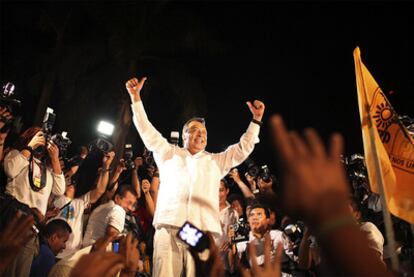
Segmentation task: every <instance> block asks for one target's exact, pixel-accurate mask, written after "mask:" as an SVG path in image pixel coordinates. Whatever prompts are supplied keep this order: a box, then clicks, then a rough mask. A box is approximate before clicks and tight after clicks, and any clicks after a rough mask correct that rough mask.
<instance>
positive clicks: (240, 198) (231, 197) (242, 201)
mask: <svg viewBox="0 0 414 277" xmlns="http://www.w3.org/2000/svg"><path fill="white" fill-rule="evenodd" d="M227 201H229V203H230V204H231V203H232V202H233V201H239V203H240V205H241V206H242V208H243V210H244V209H246V200H245V199H244V197H243V196H242V195H240V194H238V193H232V194H230V195H229V197H227Z"/></svg>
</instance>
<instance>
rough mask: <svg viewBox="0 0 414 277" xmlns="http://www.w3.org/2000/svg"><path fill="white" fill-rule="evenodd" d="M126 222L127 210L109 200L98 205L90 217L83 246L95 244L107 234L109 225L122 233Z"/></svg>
mask: <svg viewBox="0 0 414 277" xmlns="http://www.w3.org/2000/svg"><path fill="white" fill-rule="evenodd" d="M124 224H125V210H124V209H123V208H122V207H121V206H119V205H117V204H115V202H114V201H112V200H111V201H109V202H108V203H105V204H103V205H100V206H99V207H97V208H96V209H95V210H94V211H93V212H92V214H91V216H90V217H89V222H88V226H87V227H86V232H85V236H84V238H83V243H82V245H83V247H85V246H88V245H91V244H94V243H95V241H96V240H97V239H99V238H101V237H103V236H105V235H106V229H107V228H108V226H112V227H114V228H115V229H117V230H118V231H119V233H122V231H123V230H124Z"/></svg>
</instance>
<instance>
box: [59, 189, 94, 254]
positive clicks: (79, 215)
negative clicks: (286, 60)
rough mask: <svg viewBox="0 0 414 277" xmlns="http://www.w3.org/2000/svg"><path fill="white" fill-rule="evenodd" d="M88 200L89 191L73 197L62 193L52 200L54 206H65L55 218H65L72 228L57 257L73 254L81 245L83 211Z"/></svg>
mask: <svg viewBox="0 0 414 277" xmlns="http://www.w3.org/2000/svg"><path fill="white" fill-rule="evenodd" d="M69 202H70V204H69V205H67V206H65V205H66V204H68V203H69ZM89 202H90V192H87V193H86V194H84V195H82V196H81V197H79V198H75V199H70V198H69V197H66V196H65V195H63V196H60V197H59V198H58V199H56V200H55V201H54V206H55V207H56V208H59V209H61V208H62V207H64V206H65V207H64V208H63V209H62V210H61V211H60V212H59V214H58V215H57V216H56V217H55V218H60V219H63V220H65V221H66V222H67V223H68V224H69V226H70V228H72V233H71V234H70V236H69V239H68V241H67V242H66V248H65V249H64V250H63V251H62V252H60V253H59V254H58V256H57V257H58V258H59V259H62V258H64V257H67V256H69V255H71V254H73V253H74V252H76V251H77V250H79V249H80V248H81V247H82V237H83V213H84V211H85V209H86V208H87V207H88V205H89Z"/></svg>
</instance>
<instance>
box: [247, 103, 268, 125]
mask: <svg viewBox="0 0 414 277" xmlns="http://www.w3.org/2000/svg"><path fill="white" fill-rule="evenodd" d="M246 104H247V106H248V107H249V110H250V112H251V113H252V115H253V119H255V120H258V121H262V117H263V114H264V111H265V104H264V103H263V102H262V101H259V100H254V101H253V104H252V103H251V102H250V101H247V102H246Z"/></svg>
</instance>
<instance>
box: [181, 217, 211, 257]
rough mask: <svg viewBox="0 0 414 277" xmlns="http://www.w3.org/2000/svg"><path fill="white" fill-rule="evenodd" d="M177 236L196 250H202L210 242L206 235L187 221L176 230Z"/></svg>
mask: <svg viewBox="0 0 414 277" xmlns="http://www.w3.org/2000/svg"><path fill="white" fill-rule="evenodd" d="M177 237H178V238H179V239H180V240H182V241H183V242H184V243H186V244H187V245H188V246H189V247H191V248H192V249H194V250H195V251H197V252H203V250H204V249H206V248H208V247H209V244H210V240H209V238H208V236H207V235H206V234H205V233H204V232H203V231H201V230H200V229H198V228H197V227H195V226H194V225H193V224H191V223H190V222H188V221H186V222H185V223H184V224H183V226H181V228H180V229H179V230H178V232H177Z"/></svg>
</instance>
